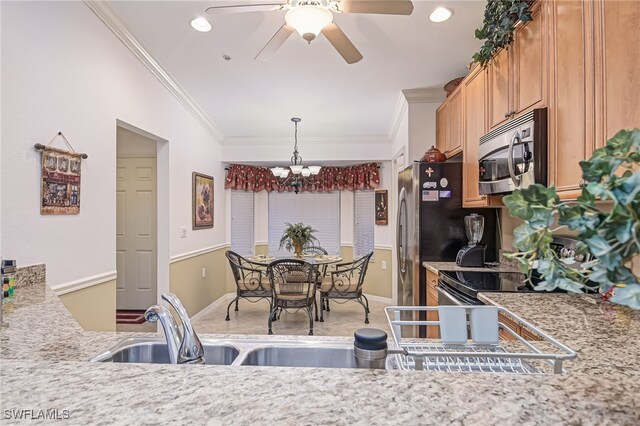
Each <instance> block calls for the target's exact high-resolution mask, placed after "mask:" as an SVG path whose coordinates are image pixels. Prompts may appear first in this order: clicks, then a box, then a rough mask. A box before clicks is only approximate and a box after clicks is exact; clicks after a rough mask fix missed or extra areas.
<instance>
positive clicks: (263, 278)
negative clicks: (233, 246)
mask: <svg viewBox="0 0 640 426" xmlns="http://www.w3.org/2000/svg"><path fill="white" fill-rule="evenodd" d="M225 256H227V259H228V260H229V266H231V272H233V279H234V281H235V283H236V297H235V298H234V299H233V300H232V301H231V303H229V305H228V306H227V316H226V317H225V320H226V321H229V320H230V317H229V308H231V305H233V304H234V303H235V304H236V308H235V310H236V311H237V310H238V301H239V300H240V298H244V299H247V300H248V301H249V302H251V303H255V302H257V301H259V300H261V299H268V300H269V312H271V306H272V304H273V303H272V300H271V283H270V281H269V277H268V275H267V270H266V269H265V268H263V267H259V266H257V265H255V264H253V263H251V262H249V261H247V260H246V259H245V258H244V257H242V256H240V255H239V254H238V253H236V252H233V251H231V250H227V251H226V252H225ZM256 299H257V300H256Z"/></svg>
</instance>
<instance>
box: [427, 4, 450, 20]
mask: <svg viewBox="0 0 640 426" xmlns="http://www.w3.org/2000/svg"><path fill="white" fill-rule="evenodd" d="M451 16H453V10H451V9H447V8H446V7H436V8H435V9H434V10H433V12H431V13H430V14H429V20H430V21H431V22H444V21H446V20H447V19H449V18H451Z"/></svg>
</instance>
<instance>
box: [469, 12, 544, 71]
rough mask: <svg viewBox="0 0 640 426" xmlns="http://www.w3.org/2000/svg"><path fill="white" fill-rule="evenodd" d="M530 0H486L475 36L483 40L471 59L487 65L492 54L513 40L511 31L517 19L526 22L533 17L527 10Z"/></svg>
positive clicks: (514, 27)
mask: <svg viewBox="0 0 640 426" xmlns="http://www.w3.org/2000/svg"><path fill="white" fill-rule="evenodd" d="M531 3H533V1H531V0H488V1H487V7H486V8H485V10H484V21H483V25H482V27H480V28H478V29H477V30H476V33H475V37H476V38H477V39H478V40H485V42H484V44H483V45H482V47H480V50H479V51H478V52H476V53H474V55H473V61H474V62H478V63H480V65H481V66H482V67H485V66H487V64H488V63H489V61H490V60H491V58H493V55H495V54H496V52H497V51H498V50H500V49H503V48H505V47H507V46H508V45H510V44H511V43H512V42H513V33H514V31H515V29H516V24H517V23H518V22H519V21H522V22H528V21H531V20H532V19H533V18H532V17H531V12H530V11H529V5H530V4H531Z"/></svg>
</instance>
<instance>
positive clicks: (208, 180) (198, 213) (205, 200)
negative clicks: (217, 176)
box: [192, 172, 213, 230]
mask: <svg viewBox="0 0 640 426" xmlns="http://www.w3.org/2000/svg"><path fill="white" fill-rule="evenodd" d="M192 200H193V201H192V202H193V229H194V230H195V229H205V228H213V177H211V176H207V175H203V174H202V173H196V172H193V198H192Z"/></svg>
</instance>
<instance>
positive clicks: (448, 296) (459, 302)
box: [436, 285, 465, 306]
mask: <svg viewBox="0 0 640 426" xmlns="http://www.w3.org/2000/svg"><path fill="white" fill-rule="evenodd" d="M436 290H437V291H438V293H440V294H441V295H443V296H444V297H446V298H447V299H449V300H450V301H451V302H453V304H454V305H459V306H465V304H464V303H462V302H461V301H459V300H458V299H456V298H455V297H453V296H452V295H451V293H449V292H448V291H445V290H443V288H442V287H441V286H439V285H437V286H436Z"/></svg>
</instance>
